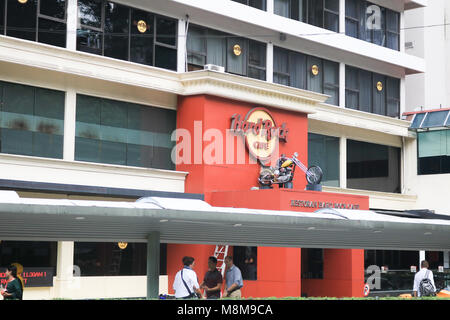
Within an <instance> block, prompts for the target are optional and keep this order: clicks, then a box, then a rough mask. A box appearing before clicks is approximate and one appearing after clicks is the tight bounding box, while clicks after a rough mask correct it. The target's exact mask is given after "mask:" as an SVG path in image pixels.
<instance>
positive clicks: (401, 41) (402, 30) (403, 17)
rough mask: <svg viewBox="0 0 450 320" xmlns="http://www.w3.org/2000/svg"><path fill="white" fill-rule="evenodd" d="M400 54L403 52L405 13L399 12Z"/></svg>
mask: <svg viewBox="0 0 450 320" xmlns="http://www.w3.org/2000/svg"><path fill="white" fill-rule="evenodd" d="M399 48H400V52H405V12H404V11H402V12H400V44H399Z"/></svg>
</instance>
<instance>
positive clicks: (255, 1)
mask: <svg viewBox="0 0 450 320" xmlns="http://www.w3.org/2000/svg"><path fill="white" fill-rule="evenodd" d="M248 5H249V6H251V7H253V8H257V9H261V10H266V0H249V2H248Z"/></svg>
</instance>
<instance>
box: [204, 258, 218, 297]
mask: <svg viewBox="0 0 450 320" xmlns="http://www.w3.org/2000/svg"><path fill="white" fill-rule="evenodd" d="M222 282H223V278H222V275H221V274H220V272H219V270H217V258H216V257H214V256H211V257H209V258H208V271H207V272H206V274H205V278H204V279H203V283H202V284H201V285H200V289H203V290H205V294H206V299H219V298H220V290H221V289H222Z"/></svg>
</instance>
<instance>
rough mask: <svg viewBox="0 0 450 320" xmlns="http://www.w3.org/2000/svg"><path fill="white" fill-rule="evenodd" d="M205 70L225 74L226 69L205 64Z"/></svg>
mask: <svg viewBox="0 0 450 320" xmlns="http://www.w3.org/2000/svg"><path fill="white" fill-rule="evenodd" d="M203 69H204V70H209V71H217V72H225V68H224V67H221V66H217V65H215V64H205V65H204V66H203Z"/></svg>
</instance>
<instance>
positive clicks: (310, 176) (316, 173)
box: [306, 166, 323, 184]
mask: <svg viewBox="0 0 450 320" xmlns="http://www.w3.org/2000/svg"><path fill="white" fill-rule="evenodd" d="M306 172H307V173H306V181H308V183H309V184H319V183H320V182H321V181H322V177H323V172H322V169H321V168H320V167H318V166H310V167H309V168H308V171H306Z"/></svg>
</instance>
